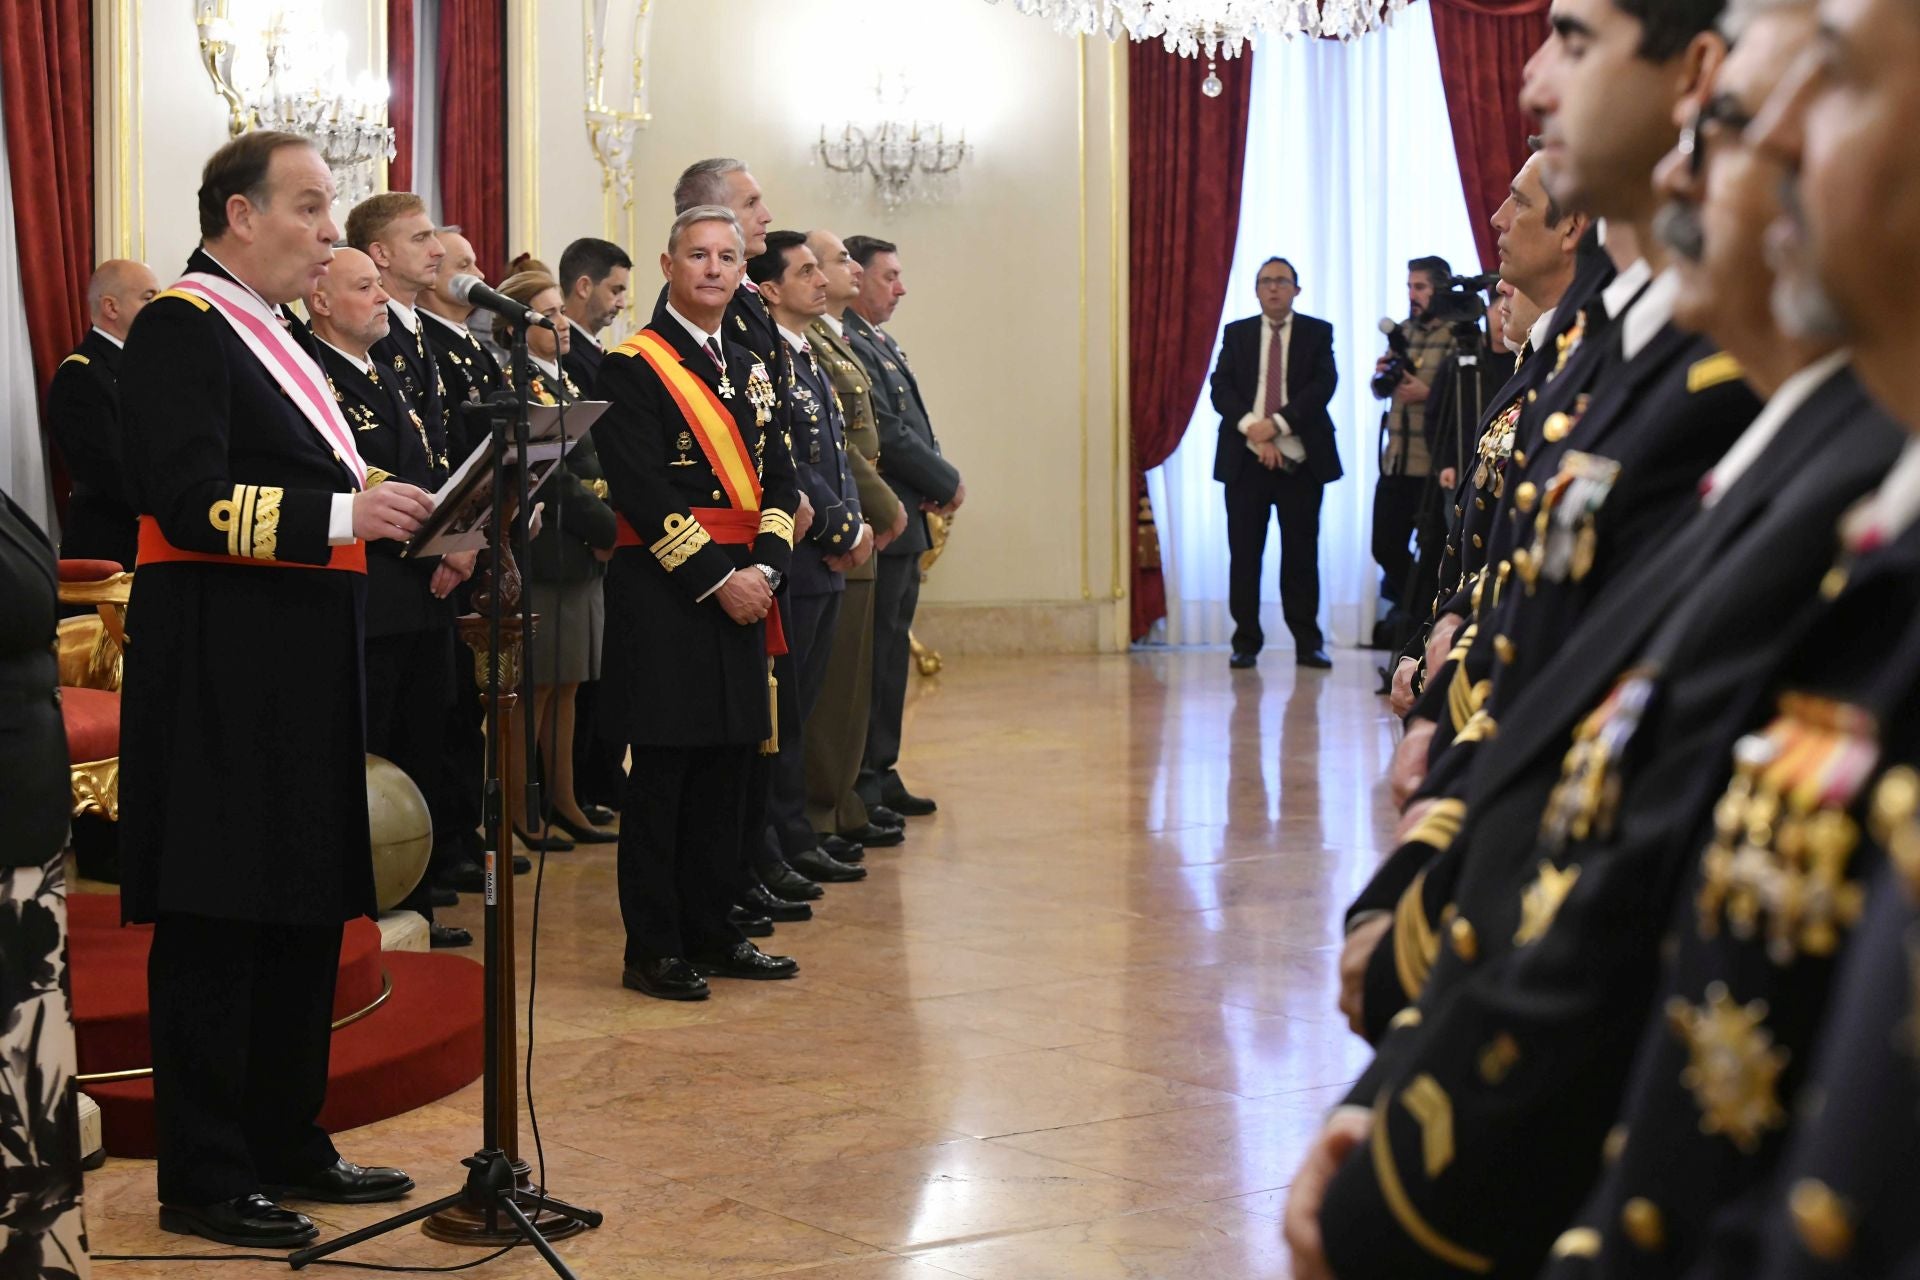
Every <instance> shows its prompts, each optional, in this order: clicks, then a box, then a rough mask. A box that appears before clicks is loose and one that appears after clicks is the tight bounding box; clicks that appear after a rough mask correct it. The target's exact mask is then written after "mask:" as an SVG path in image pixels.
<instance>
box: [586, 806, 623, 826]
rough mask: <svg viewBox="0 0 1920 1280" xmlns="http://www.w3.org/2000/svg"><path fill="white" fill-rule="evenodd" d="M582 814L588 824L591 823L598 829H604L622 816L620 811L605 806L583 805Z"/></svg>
mask: <svg viewBox="0 0 1920 1280" xmlns="http://www.w3.org/2000/svg"><path fill="white" fill-rule="evenodd" d="M580 812H581V814H582V815H583V816H585V818H586V820H587V821H588V822H591V823H592V824H593V825H594V826H596V827H604V826H606V825H607V824H608V823H609V822H612V821H613V820H614V819H615V818H617V817H619V816H620V811H619V810H618V809H614V808H611V807H609V806H607V805H604V804H584V803H583V804H582V805H581V806H580Z"/></svg>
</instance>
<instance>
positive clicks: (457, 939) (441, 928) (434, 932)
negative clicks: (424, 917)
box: [427, 924, 473, 951]
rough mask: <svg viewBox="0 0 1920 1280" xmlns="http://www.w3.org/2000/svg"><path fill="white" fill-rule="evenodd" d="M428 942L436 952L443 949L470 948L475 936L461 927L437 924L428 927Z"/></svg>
mask: <svg viewBox="0 0 1920 1280" xmlns="http://www.w3.org/2000/svg"><path fill="white" fill-rule="evenodd" d="M427 941H428V943H429V944H430V945H431V946H432V947H433V949H434V950H435V951H439V950H440V949H442V948H443V947H470V946H472V945H473V934H471V933H469V932H468V931H467V930H465V929H462V928H461V927H460V926H459V925H453V924H435V925H429V926H428V927H427Z"/></svg>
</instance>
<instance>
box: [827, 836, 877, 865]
mask: <svg viewBox="0 0 1920 1280" xmlns="http://www.w3.org/2000/svg"><path fill="white" fill-rule="evenodd" d="M820 850H821V852H823V853H825V854H826V855H827V856H828V857H829V858H832V859H833V860H834V861H835V862H844V863H847V864H848V865H849V866H851V865H852V864H854V863H856V862H865V861H866V860H867V849H866V846H865V845H863V844H861V843H859V842H858V841H856V840H849V839H847V838H846V837H845V836H826V837H824V838H823V839H822V840H821V841H820Z"/></svg>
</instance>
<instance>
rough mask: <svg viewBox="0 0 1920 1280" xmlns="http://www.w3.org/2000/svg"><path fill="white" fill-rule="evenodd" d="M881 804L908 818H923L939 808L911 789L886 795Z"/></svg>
mask: <svg viewBox="0 0 1920 1280" xmlns="http://www.w3.org/2000/svg"><path fill="white" fill-rule="evenodd" d="M881 805H882V807H883V808H887V809H891V810H893V811H894V812H895V813H898V814H901V815H903V816H904V817H908V818H924V817H926V816H927V815H928V814H930V813H936V812H938V811H939V809H940V806H939V805H937V804H935V803H934V802H933V801H931V800H929V799H927V798H926V797H925V796H917V795H915V794H913V792H911V791H902V792H900V793H899V794H898V795H891V796H888V797H887V798H886V799H885V800H883V801H882V802H881Z"/></svg>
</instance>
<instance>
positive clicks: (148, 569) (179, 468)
mask: <svg viewBox="0 0 1920 1280" xmlns="http://www.w3.org/2000/svg"><path fill="white" fill-rule="evenodd" d="M333 198H334V185H333V178H332V176H331V175H330V174H329V173H328V171H327V166H326V163H325V161H323V160H322V159H321V158H320V154H319V152H317V151H315V150H314V149H313V146H312V145H311V144H310V143H309V142H308V141H307V140H306V139H304V138H300V137H297V136H294V135H292V134H286V133H274V132H258V133H248V134H245V135H243V136H241V137H239V138H236V139H234V140H233V141H232V142H229V143H228V144H227V145H226V146H224V147H222V148H220V150H218V151H217V152H215V153H214V155H213V157H212V159H210V160H208V161H207V166H206V170H205V172H204V174H203V176H202V180H201V185H200V195H199V212H200V233H201V245H200V248H199V249H197V250H196V251H195V252H194V254H193V256H192V257H191V258H190V259H189V260H188V264H187V267H188V273H187V275H186V276H185V277H183V278H182V279H181V280H180V281H179V282H178V283H177V284H175V285H174V287H173V288H171V289H168V290H166V291H165V292H163V293H161V294H160V295H159V296H158V297H156V298H155V299H154V300H153V302H151V303H150V304H148V306H147V308H146V309H145V310H144V311H143V312H142V313H141V314H140V317H139V318H138V320H136V321H135V323H134V327H133V330H132V332H131V333H130V334H129V335H128V339H127V351H126V361H125V364H124V366H123V372H122V374H121V382H120V385H121V391H122V396H123V403H124V404H125V406H126V418H127V432H126V451H127V481H128V487H129V495H130V497H131V498H132V499H133V502H134V509H135V510H136V511H138V512H140V513H141V516H140V533H139V558H138V565H139V569H138V572H137V573H136V575H135V580H134V587H133V604H132V606H131V608H130V609H129V611H128V616H129V620H130V623H131V635H132V636H133V637H137V639H132V638H130V640H129V643H128V646H127V658H126V676H125V684H124V686H123V691H122V697H121V738H120V773H121V778H120V795H121V811H120V856H121V863H122V885H121V903H122V912H123V914H124V916H125V918H126V920H127V921H128V922H130V923H143V922H149V921H150V922H152V923H153V925H154V931H153V948H152V952H151V958H150V960H149V965H148V991H149V1004H150V1008H151V1019H152V1040H153V1084H154V1112H155V1115H154V1119H155V1126H156V1130H157V1135H156V1136H157V1145H158V1148H159V1192H160V1203H161V1210H160V1225H161V1226H162V1227H163V1228H165V1229H166V1230H169V1231H174V1232H179V1233H182V1234H193V1235H200V1236H204V1237H206V1238H207V1239H210V1240H217V1241H220V1242H222V1243H226V1244H236V1245H245V1246H254V1247H265V1248H293V1247H296V1246H298V1245H301V1244H304V1243H306V1242H307V1241H309V1240H311V1239H312V1238H313V1237H314V1236H315V1235H316V1234H318V1232H317V1229H316V1228H315V1227H314V1225H313V1223H312V1221H311V1220H309V1219H308V1218H306V1217H305V1216H303V1215H301V1214H298V1213H294V1212H292V1211H291V1210H288V1209H283V1208H281V1207H280V1206H279V1205H278V1204H277V1203H275V1201H276V1200H282V1199H286V1200H320V1201H328V1202H334V1203H363V1202H368V1201H375V1200H390V1199H394V1198H397V1197H399V1196H401V1195H404V1194H405V1193H406V1192H407V1191H409V1190H411V1189H412V1187H413V1182H412V1180H411V1179H410V1178H408V1177H407V1175H406V1174H404V1173H401V1172H400V1171H399V1170H397V1169H363V1168H361V1167H359V1166H358V1165H354V1164H350V1163H348V1162H347V1161H345V1160H342V1159H341V1158H340V1156H339V1153H338V1152H336V1151H335V1150H334V1148H333V1143H332V1142H331V1141H330V1140H329V1139H328V1137H327V1134H326V1133H325V1131H324V1130H322V1129H321V1128H319V1126H318V1125H317V1124H316V1123H315V1120H316V1118H317V1117H318V1115H319V1113H320V1106H321V1103H322V1102H323V1101H324V1100H325V1098H326V1090H327V1057H328V1050H329V1041H330V1036H331V1026H330V1024H331V1021H332V1016H333V1014H332V1007H333V992H334V978H335V974H336V971H337V969H338V965H339V956H340V941H341V932H342V929H343V927H344V925H345V922H346V921H348V920H352V919H354V918H355V917H357V916H361V915H365V914H367V913H369V912H371V911H372V910H374V908H375V902H374V889H373V859H372V853H371V849H370V847H369V836H368V831H367V787H366V758H365V726H364V714H363V709H362V696H363V695H362V688H363V674H362V639H361V632H362V627H363V617H362V615H363V611H364V606H365V599H366V560H367V551H366V543H367V542H368V541H370V540H377V539H381V538H392V539H405V538H408V537H411V536H412V535H413V533H414V532H415V531H416V530H417V529H418V528H419V526H420V523H421V521H422V520H424V519H425V518H426V517H427V516H428V515H429V514H430V513H431V512H432V509H433V506H432V500H431V498H430V497H429V496H428V495H427V494H426V493H424V492H423V491H421V490H420V489H418V488H415V487H414V486H412V485H409V484H405V483H403V482H400V481H397V480H396V481H388V482H387V483H385V484H380V485H377V486H376V485H370V484H369V482H368V472H367V467H366V464H365V463H364V462H363V461H362V459H361V457H360V454H359V451H358V450H357V449H356V448H355V445H354V436H353V431H352V430H351V429H350V428H349V426H348V425H347V423H346V421H345V419H344V418H343V416H342V415H341V413H340V408H339V406H338V405H337V404H336V403H335V402H334V399H333V397H332V396H331V395H330V394H328V392H327V383H326V376H325V374H324V373H322V371H321V369H320V365H319V363H318V362H317V361H316V359H315V358H314V356H313V354H312V352H311V351H310V350H309V349H308V348H307V347H306V346H305V345H303V339H302V337H297V336H296V335H295V333H294V332H292V331H291V330H290V326H289V323H288V321H287V319H286V317H285V315H284V313H283V311H282V308H283V307H284V305H285V304H287V303H290V302H292V301H293V300H295V299H296V298H300V297H303V296H304V295H305V294H306V293H307V292H308V290H309V289H310V288H312V286H313V285H314V283H315V282H316V281H317V280H318V279H319V278H320V277H321V275H322V274H324V273H325V271H326V269H327V266H328V263H329V261H330V260H331V259H332V256H333V242H334V241H335V240H336V239H337V238H338V236H339V234H340V232H339V228H338V227H337V226H335V225H334V221H333V217H332V215H331V214H330V213H329V212H328V210H329V207H330V206H331V204H332V202H333Z"/></svg>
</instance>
